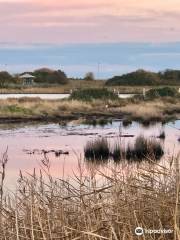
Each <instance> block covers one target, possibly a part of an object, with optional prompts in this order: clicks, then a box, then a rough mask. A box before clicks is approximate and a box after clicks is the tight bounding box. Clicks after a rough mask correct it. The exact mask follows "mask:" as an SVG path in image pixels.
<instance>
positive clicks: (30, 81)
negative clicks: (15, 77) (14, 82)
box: [20, 73, 35, 86]
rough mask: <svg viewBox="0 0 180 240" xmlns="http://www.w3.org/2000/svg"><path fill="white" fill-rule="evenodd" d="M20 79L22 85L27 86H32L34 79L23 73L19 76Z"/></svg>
mask: <svg viewBox="0 0 180 240" xmlns="http://www.w3.org/2000/svg"><path fill="white" fill-rule="evenodd" d="M20 79H22V80H23V85H24V86H28V85H33V84H34V79H35V77H34V76H33V75H31V74H29V73H25V74H23V75H21V76H20Z"/></svg>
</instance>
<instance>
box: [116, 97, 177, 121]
mask: <svg viewBox="0 0 180 240" xmlns="http://www.w3.org/2000/svg"><path fill="white" fill-rule="evenodd" d="M120 111H122V113H123V114H125V115H126V114H128V115H130V116H132V118H133V119H142V120H153V119H157V120H158V119H159V120H163V119H164V118H165V117H166V116H165V115H168V114H169V115H173V114H177V116H178V114H179V113H180V101H175V102H172V103H171V102H169V101H166V99H158V100H153V101H147V102H146V101H142V102H139V103H135V104H133V103H131V104H127V105H126V106H124V107H122V108H121V109H120Z"/></svg>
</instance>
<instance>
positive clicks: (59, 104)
mask: <svg viewBox="0 0 180 240" xmlns="http://www.w3.org/2000/svg"><path fill="white" fill-rule="evenodd" d="M179 116H180V100H179V98H171V97H165V98H157V99H153V100H149V101H143V100H137V99H134V100H133V99H116V100H108V99H107V100H98V99H97V100H93V101H90V102H84V101H80V100H41V99H39V98H35V99H31V98H22V99H8V100H0V119H1V121H3V122H4V121H5V120H8V121H15V120H16V119H17V121H21V120H28V119H31V120H33V119H37V120H54V119H57V120H62V119H67V120H68V119H69V120H71V119H78V118H85V119H86V118H87V119H89V121H90V119H92V121H94V119H95V118H99V117H101V119H102V118H109V117H111V118H113V117H114V118H123V119H125V120H126V121H130V120H139V121H142V122H143V121H144V122H148V121H156V120H159V121H165V120H168V119H178V118H179Z"/></svg>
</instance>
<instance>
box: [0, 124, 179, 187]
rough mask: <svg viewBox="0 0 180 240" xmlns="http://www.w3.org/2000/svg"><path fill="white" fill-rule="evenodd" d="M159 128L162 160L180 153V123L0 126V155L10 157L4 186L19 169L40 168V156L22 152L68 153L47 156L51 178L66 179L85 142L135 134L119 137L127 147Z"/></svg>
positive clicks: (153, 135)
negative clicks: (162, 137)
mask: <svg viewBox="0 0 180 240" xmlns="http://www.w3.org/2000/svg"><path fill="white" fill-rule="evenodd" d="M162 129H163V130H165V132H166V139H165V141H164V142H163V141H162V140H161V141H162V144H163V146H164V149H165V157H164V159H165V158H168V157H169V156H172V155H173V154H174V153H177V152H178V151H179V150H180V143H179V142H178V138H179V137H180V120H178V121H176V122H174V123H168V124H166V125H164V126H162V124H160V123H157V124H155V125H151V126H149V127H143V126H142V125H141V124H139V123H136V122H133V123H132V125H130V126H129V127H123V126H122V122H121V121H120V120H117V121H113V122H112V124H107V125H106V126H103V127H102V126H95V127H94V126H88V125H78V124H76V123H74V122H72V123H69V124H68V125H67V126H64V127H63V126H60V125H59V124H37V125H33V124H32V125H30V124H29V125H23V124H19V125H14V124H9V125H0V153H1V154H2V153H3V152H4V151H5V149H6V148H7V146H8V155H9V161H8V165H7V171H6V183H7V185H8V186H12V185H13V184H15V181H16V179H17V176H18V173H19V170H20V169H21V170H22V171H23V172H30V173H31V172H32V171H33V169H34V168H36V169H39V168H40V163H41V160H42V159H43V155H39V154H34V155H29V154H27V153H26V152H25V151H24V150H34V149H38V150H42V149H44V150H64V151H69V155H61V156H59V157H55V154H54V153H53V154H52V153H51V154H49V155H48V156H49V158H50V159H51V173H52V175H54V176H55V177H62V176H65V177H67V176H72V174H73V172H76V170H77V166H78V158H79V159H80V158H81V159H82V160H83V149H84V146H85V144H86V142H87V141H88V140H90V139H94V138H97V137H99V136H105V137H107V138H108V139H109V141H110V143H112V142H113V141H115V140H117V137H118V134H119V131H120V130H121V133H122V134H131V135H135V137H132V138H122V144H127V143H129V142H133V141H134V139H135V138H136V137H137V136H139V135H140V134H143V135H145V136H149V137H156V136H158V135H159V132H160V130H162ZM85 167H86V165H85Z"/></svg>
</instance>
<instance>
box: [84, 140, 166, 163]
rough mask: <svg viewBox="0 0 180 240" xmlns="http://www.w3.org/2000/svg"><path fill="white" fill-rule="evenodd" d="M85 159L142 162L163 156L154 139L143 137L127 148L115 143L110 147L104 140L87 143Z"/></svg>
mask: <svg viewBox="0 0 180 240" xmlns="http://www.w3.org/2000/svg"><path fill="white" fill-rule="evenodd" d="M84 153H85V158H86V159H87V160H93V161H94V160H100V161H104V160H107V159H110V158H112V159H113V160H114V161H115V162H118V161H120V160H125V159H127V160H131V161H142V160H144V159H148V158H153V159H154V160H158V159H160V158H161V157H162V156H163V154H164V151H163V148H162V146H161V144H160V143H159V142H158V141H156V140H155V139H150V140H149V139H146V138H145V137H143V136H139V137H137V138H136V140H135V143H134V144H133V145H128V147H127V148H125V147H123V146H121V144H120V143H119V142H115V143H114V145H113V146H112V147H110V144H109V143H108V141H107V139H106V138H100V139H96V140H93V141H88V142H87V144H86V146H85V149H84Z"/></svg>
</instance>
